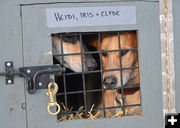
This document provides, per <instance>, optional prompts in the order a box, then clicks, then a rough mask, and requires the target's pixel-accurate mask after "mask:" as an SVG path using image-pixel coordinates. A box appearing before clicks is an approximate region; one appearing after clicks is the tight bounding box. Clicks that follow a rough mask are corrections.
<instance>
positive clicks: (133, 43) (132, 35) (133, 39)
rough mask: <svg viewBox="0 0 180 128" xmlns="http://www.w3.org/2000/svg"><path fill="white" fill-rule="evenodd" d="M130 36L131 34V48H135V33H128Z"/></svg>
mask: <svg viewBox="0 0 180 128" xmlns="http://www.w3.org/2000/svg"><path fill="white" fill-rule="evenodd" d="M130 36H131V38H130V41H131V43H132V44H131V45H132V48H137V45H138V44H137V34H136V32H131V33H130Z"/></svg>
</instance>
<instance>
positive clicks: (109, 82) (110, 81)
mask: <svg viewBox="0 0 180 128" xmlns="http://www.w3.org/2000/svg"><path fill="white" fill-rule="evenodd" d="M116 82H117V79H116V78H115V77H113V76H110V77H106V78H104V80H103V84H104V85H105V87H106V88H113V87H114V86H115V85H116Z"/></svg>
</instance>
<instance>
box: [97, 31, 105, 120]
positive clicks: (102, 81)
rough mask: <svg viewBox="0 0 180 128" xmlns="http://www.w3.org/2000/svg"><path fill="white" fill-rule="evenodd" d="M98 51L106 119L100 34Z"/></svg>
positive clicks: (99, 36)
mask: <svg viewBox="0 0 180 128" xmlns="http://www.w3.org/2000/svg"><path fill="white" fill-rule="evenodd" d="M98 49H99V56H100V71H101V84H102V87H101V89H102V101H103V112H104V117H105V118H106V111H105V99H104V86H103V73H104V71H103V67H102V51H101V34H100V33H99V32H98Z"/></svg>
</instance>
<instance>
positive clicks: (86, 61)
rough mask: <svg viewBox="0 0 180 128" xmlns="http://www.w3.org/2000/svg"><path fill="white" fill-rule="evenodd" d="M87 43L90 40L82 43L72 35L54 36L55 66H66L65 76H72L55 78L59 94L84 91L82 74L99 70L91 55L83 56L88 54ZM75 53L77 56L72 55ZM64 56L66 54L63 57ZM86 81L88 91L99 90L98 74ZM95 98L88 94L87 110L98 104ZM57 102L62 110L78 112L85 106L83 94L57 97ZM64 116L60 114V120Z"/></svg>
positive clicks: (86, 75) (86, 76) (94, 95)
mask: <svg viewBox="0 0 180 128" xmlns="http://www.w3.org/2000/svg"><path fill="white" fill-rule="evenodd" d="M87 41H88V40H85V41H84V40H83V39H81V42H80V37H79V36H78V35H73V34H71V33H66V34H53V35H52V53H53V56H54V59H53V61H54V64H60V65H64V67H65V68H66V72H65V74H67V73H71V74H72V75H68V76H65V77H64V78H63V76H55V82H56V83H57V84H58V85H59V91H58V93H59V94H60V93H61V94H62V93H65V90H66V92H67V93H68V92H76V91H83V78H82V72H87V71H90V70H95V69H96V68H97V66H98V64H97V63H96V60H95V59H94V58H93V56H92V55H91V54H82V56H81V53H82V52H88V49H87V47H86V46H85V43H86V42H87ZM74 53H75V55H72V54H74ZM62 54H64V56H63V57H62ZM68 54H70V55H68ZM77 54H78V55H77ZM82 67H83V68H82ZM74 72H76V74H73V73H74ZM77 72H79V73H77ZM84 79H85V80H84V82H85V83H84V84H85V89H86V90H91V89H94V88H97V86H98V85H100V84H99V83H98V82H97V81H98V80H97V79H100V77H98V74H97V73H91V74H85V75H84ZM92 79H93V80H95V81H93V80H92ZM96 80H97V81H96ZM64 81H65V83H66V88H65V86H64ZM99 81H100V80H99ZM65 97H66V98H67V99H66V100H67V102H66V101H65ZM93 97H95V98H97V96H96V94H95V93H93V94H92V93H86V97H85V98H86V109H90V108H91V107H92V105H93V104H97V103H96V101H93ZM57 101H58V103H59V104H60V105H61V108H62V110H63V109H66V110H71V111H77V110H78V109H79V108H80V107H82V106H85V103H84V94H83V93H77V94H68V95H66V96H65V95H57ZM62 104H63V105H62ZM66 105H67V106H66ZM63 106H65V107H66V108H64V107H63ZM66 110H64V111H66ZM64 115H66V114H64V113H60V114H59V115H58V119H61V118H62V117H64Z"/></svg>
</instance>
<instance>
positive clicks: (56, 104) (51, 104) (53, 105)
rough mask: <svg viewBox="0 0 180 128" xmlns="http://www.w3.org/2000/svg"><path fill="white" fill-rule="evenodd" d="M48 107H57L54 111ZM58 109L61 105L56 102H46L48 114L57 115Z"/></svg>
mask: <svg viewBox="0 0 180 128" xmlns="http://www.w3.org/2000/svg"><path fill="white" fill-rule="evenodd" d="M50 107H57V111H56V112H51V110H50ZM60 110H61V107H60V105H59V104H58V103H57V102H54V103H49V104H48V107H47V111H48V113H49V114H51V115H57V114H58V113H59V112H60Z"/></svg>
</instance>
